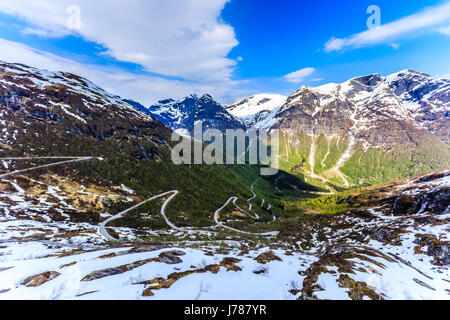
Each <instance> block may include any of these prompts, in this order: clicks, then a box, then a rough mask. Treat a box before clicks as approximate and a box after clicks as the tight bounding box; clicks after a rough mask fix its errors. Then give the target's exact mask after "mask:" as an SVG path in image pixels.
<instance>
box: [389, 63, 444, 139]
mask: <svg viewBox="0 0 450 320" xmlns="http://www.w3.org/2000/svg"><path fill="white" fill-rule="evenodd" d="M385 81H386V82H387V83H388V84H389V86H390V87H391V89H392V90H393V92H394V93H395V95H396V96H397V97H398V98H399V100H400V102H401V104H402V105H403V106H405V108H407V109H408V111H409V112H410V114H411V116H412V117H413V118H414V119H415V120H416V121H417V122H418V123H419V124H420V125H422V126H423V127H425V128H427V129H428V130H429V131H430V132H432V133H433V134H436V135H438V136H440V137H441V138H442V139H444V140H445V141H446V142H447V143H449V142H450V139H449V128H450V119H449V111H450V80H448V79H439V78H433V77H431V76H430V75H428V74H425V73H420V72H416V71H411V70H403V71H400V72H397V73H394V74H392V75H389V76H387V77H386V78H385Z"/></svg>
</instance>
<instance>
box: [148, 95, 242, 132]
mask: <svg viewBox="0 0 450 320" xmlns="http://www.w3.org/2000/svg"><path fill="white" fill-rule="evenodd" d="M148 111H149V112H150V114H152V115H153V116H154V117H155V118H157V119H159V120H160V121H162V122H164V123H165V124H167V125H168V126H169V127H171V128H172V129H174V130H176V131H178V132H183V133H191V132H193V129H194V124H195V123H196V122H197V121H202V123H203V129H204V130H206V129H218V130H220V131H222V132H225V130H226V129H243V130H245V129H246V126H245V125H244V124H243V123H242V122H241V121H240V120H239V119H237V118H235V117H234V116H232V115H231V114H229V113H228V112H227V111H226V110H225V108H224V106H222V105H221V104H219V103H218V102H216V101H215V100H214V99H213V98H212V97H211V96H210V95H207V94H206V95H203V96H201V97H199V96H197V95H191V96H188V97H185V98H183V99H180V100H177V101H175V100H173V99H167V100H163V101H159V103H158V104H155V105H153V106H151V107H150V108H148Z"/></svg>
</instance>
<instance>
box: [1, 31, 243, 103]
mask: <svg viewBox="0 0 450 320" xmlns="http://www.w3.org/2000/svg"><path fill="white" fill-rule="evenodd" d="M0 48H1V50H0V60H2V61H5V62H11V63H23V64H26V65H29V66H32V67H36V68H42V69H47V70H52V71H65V72H71V73H74V74H77V75H80V76H82V77H85V78H87V79H89V80H91V81H92V82H94V83H96V84H97V85H99V86H100V87H102V88H103V89H105V90H107V91H109V92H111V93H113V94H117V95H120V96H122V97H123V98H130V99H135V100H136V101H139V102H140V103H142V104H144V105H145V106H150V105H151V104H152V103H154V102H156V101H157V100H159V99H165V98H168V97H171V98H181V97H183V96H186V95H189V94H191V93H197V94H204V93H210V94H211V95H213V96H214V98H216V99H218V101H221V102H223V103H232V102H235V101H236V100H237V99H238V98H241V97H243V96H246V95H248V92H246V91H245V90H243V89H237V88H236V87H237V84H240V82H229V83H228V84H222V85H221V86H216V85H214V84H213V85H210V84H205V83H199V82H193V81H178V80H167V79H164V78H160V77H156V76H148V75H136V74H133V73H130V72H125V71H123V70H121V69H118V68H111V67H103V66H99V65H89V64H82V63H79V62H76V61H73V60H70V59H66V58H63V57H61V56H58V55H54V54H51V53H48V52H45V51H41V50H36V49H33V48H31V47H29V46H26V45H23V44H20V43H17V42H12V41H8V40H3V39H0Z"/></svg>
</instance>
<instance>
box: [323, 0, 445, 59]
mask: <svg viewBox="0 0 450 320" xmlns="http://www.w3.org/2000/svg"><path fill="white" fill-rule="evenodd" d="M448 21H450V2H447V3H445V4H442V5H439V6H436V7H432V8H428V9H426V10H423V11H421V12H419V13H416V14H413V15H410V16H407V17H404V18H401V19H399V20H396V21H393V22H391V23H388V24H384V25H381V26H380V27H377V28H374V29H370V30H366V31H363V32H360V33H357V34H354V35H351V36H349V37H346V38H341V39H340V38H334V37H333V38H331V39H330V40H329V41H328V42H327V43H326V44H325V51H326V52H332V51H341V50H344V49H354V48H362V47H367V46H371V45H377V44H383V43H391V42H392V41H394V40H397V39H400V38H402V37H404V36H409V35H411V34H413V33H417V32H419V31H428V30H429V29H430V28H435V27H438V26H439V25H442V24H443V23H446V22H448Z"/></svg>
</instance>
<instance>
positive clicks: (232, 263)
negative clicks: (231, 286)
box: [220, 257, 242, 271]
mask: <svg viewBox="0 0 450 320" xmlns="http://www.w3.org/2000/svg"><path fill="white" fill-rule="evenodd" d="M238 262H241V260H240V259H237V258H230V257H228V258H223V260H222V262H221V263H220V266H221V267H224V268H225V269H227V271H241V270H242V269H241V268H240V267H238V266H237V265H236V263H238Z"/></svg>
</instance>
